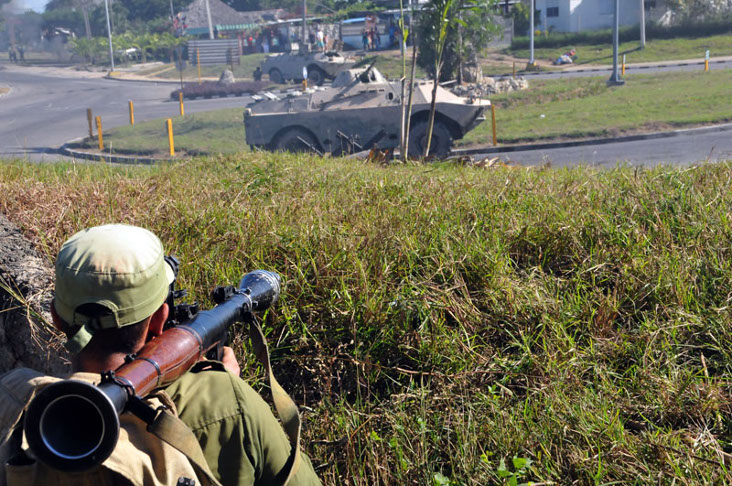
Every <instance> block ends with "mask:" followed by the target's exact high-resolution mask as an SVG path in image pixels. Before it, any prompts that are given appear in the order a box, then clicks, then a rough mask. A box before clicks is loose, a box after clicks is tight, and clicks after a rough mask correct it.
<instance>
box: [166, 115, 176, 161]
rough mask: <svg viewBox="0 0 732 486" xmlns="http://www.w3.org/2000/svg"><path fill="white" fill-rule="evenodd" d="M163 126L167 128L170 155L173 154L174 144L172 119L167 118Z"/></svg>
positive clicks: (172, 155)
mask: <svg viewBox="0 0 732 486" xmlns="http://www.w3.org/2000/svg"><path fill="white" fill-rule="evenodd" d="M165 127H166V128H167V130H168V146H169V147H170V156H171V157H174V156H175V144H174V143H173V120H171V119H170V118H168V119H167V120H165Z"/></svg>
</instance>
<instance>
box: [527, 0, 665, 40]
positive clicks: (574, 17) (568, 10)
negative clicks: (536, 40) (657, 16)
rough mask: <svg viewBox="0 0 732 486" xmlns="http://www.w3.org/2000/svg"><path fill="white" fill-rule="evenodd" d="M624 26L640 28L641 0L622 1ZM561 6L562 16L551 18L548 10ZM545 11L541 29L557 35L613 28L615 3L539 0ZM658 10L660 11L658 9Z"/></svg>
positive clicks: (543, 11) (607, 1)
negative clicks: (637, 25) (638, 26)
mask: <svg viewBox="0 0 732 486" xmlns="http://www.w3.org/2000/svg"><path fill="white" fill-rule="evenodd" d="M619 1H620V17H619V22H620V25H621V26H631V25H636V24H638V22H639V21H640V20H639V19H640V3H641V0H619ZM554 6H558V7H559V16H558V17H547V15H546V12H547V8H551V7H554ZM536 8H537V10H541V29H542V30H545V29H547V28H549V29H550V30H552V31H556V32H580V31H583V30H598V29H608V28H612V27H613V25H614V24H613V22H614V16H613V13H614V11H615V10H614V9H615V0H536ZM656 10H658V9H656Z"/></svg>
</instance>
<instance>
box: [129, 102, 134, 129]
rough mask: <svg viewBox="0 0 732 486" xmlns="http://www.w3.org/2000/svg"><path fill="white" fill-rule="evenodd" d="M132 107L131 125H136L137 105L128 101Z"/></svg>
mask: <svg viewBox="0 0 732 486" xmlns="http://www.w3.org/2000/svg"><path fill="white" fill-rule="evenodd" d="M128 103H129V105H130V125H134V124H135V105H134V103H132V100H129V101H128Z"/></svg>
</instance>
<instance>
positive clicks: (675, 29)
mask: <svg viewBox="0 0 732 486" xmlns="http://www.w3.org/2000/svg"><path fill="white" fill-rule="evenodd" d="M639 29H640V26H638V25H636V26H633V27H623V28H621V29H620V32H619V34H618V35H619V37H620V42H631V41H634V40H637V39H638V37H639V35H640V32H639ZM730 33H732V15H730V16H727V17H726V18H720V19H718V20H713V21H709V22H683V23H681V24H678V25H673V26H671V27H665V26H662V25H659V24H657V23H655V22H651V23H649V24H648V25H647V26H646V36H647V37H648V38H650V39H674V38H678V37H689V38H694V37H708V36H710V35H720V34H730ZM612 35H613V31H612V29H604V30H588V31H584V32H567V33H550V34H549V35H548V36H546V37H544V36H541V37H539V36H536V37H535V38H534V47H536V48H557V47H564V46H568V45H597V44H607V43H608V42H611V41H612ZM528 48H529V38H528V37H526V36H522V37H514V39H513V42H511V49H528Z"/></svg>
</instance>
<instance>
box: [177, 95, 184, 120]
mask: <svg viewBox="0 0 732 486" xmlns="http://www.w3.org/2000/svg"><path fill="white" fill-rule="evenodd" d="M178 100H179V102H180V116H184V115H185V114H186V110H185V108H183V91H178Z"/></svg>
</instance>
